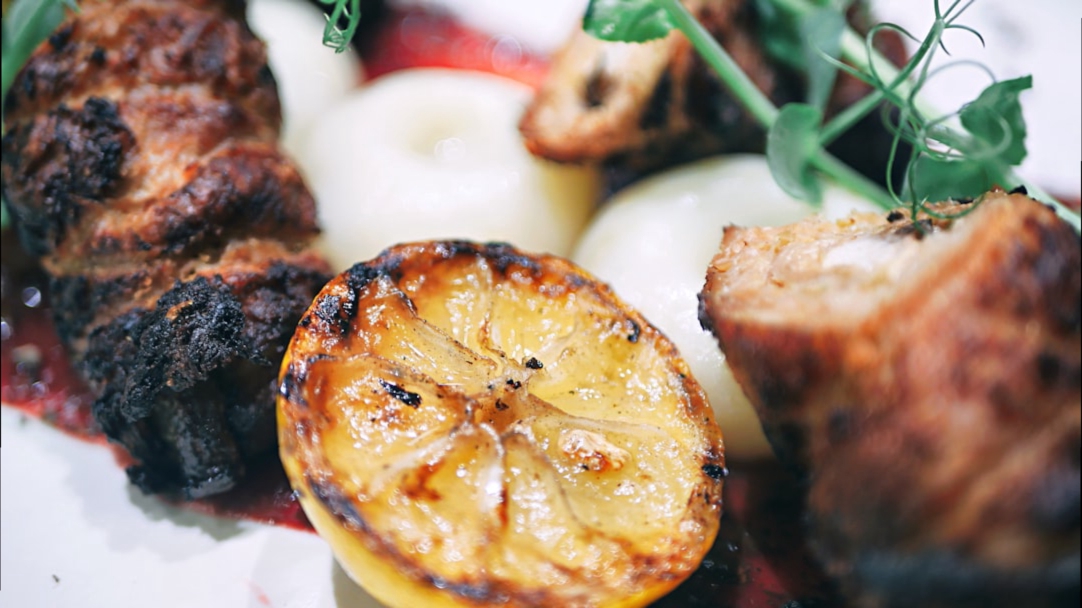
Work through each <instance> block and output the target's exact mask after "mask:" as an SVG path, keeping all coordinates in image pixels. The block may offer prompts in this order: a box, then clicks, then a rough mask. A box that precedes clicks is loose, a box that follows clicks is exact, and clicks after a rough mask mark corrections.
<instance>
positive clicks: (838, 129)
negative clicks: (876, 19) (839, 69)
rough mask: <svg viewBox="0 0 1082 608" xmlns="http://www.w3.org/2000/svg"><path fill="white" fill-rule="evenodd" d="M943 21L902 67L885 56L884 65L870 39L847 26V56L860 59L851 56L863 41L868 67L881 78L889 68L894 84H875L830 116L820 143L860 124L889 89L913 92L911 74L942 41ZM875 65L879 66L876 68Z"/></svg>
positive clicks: (903, 93) (896, 92)
mask: <svg viewBox="0 0 1082 608" xmlns="http://www.w3.org/2000/svg"><path fill="white" fill-rule="evenodd" d="M943 25H944V24H943V22H941V21H936V22H935V24H933V25H932V31H931V32H929V33H928V36H926V37H925V39H924V42H923V43H921V45H920V47H919V48H918V49H917V51H916V52H915V53H913V56H912V57H911V58H910V59H909V61H908V62H907V63H906V65H905V66H904V67H903V68H902V69H901V70H900V71H899V70H897V69H896V68H895V67H894V65H893V64H891V63H890V62H889V61H886V58H882V59H883V61H884V62H885V63H886V64H887V67H886V68H884V67H883V66H880V65H879V62H878V61H876V60H875V55H873V53H876V51H875V48H874V47H872V46H871V44H869V43H867V42H864V43H860V41H859V40H858V38H857V35H856V32H854V31H853V30H852V28H848V27H847V28H846V30H845V31H844V32H843V34H842V35H843V42H842V46H843V49H842V52H843V54H844V55H845V56H846V58H848V59H849V60H850V61H853V62H854V63H856V62H855V61H854V60H853V59H852V58H851V56H856V55H857V54H858V51H856V50H855V48H856V45H857V44H861V48H862V50H863V53H864V58H865V63H866V67H865V70H869V69H874V72H869V73H872V74H875V75H877V76H879V77H880V78H883V75H884V73H885V71H886V72H889V73H887V74H886V76H887V78H885V80H889V82H890V84H888V85H887V86H886V87H882V86H875V87H873V90H872V92H871V93H869V94H868V95H866V96H864V98H863V99H861V100H860V101H858V102H857V103H855V104H853V105H851V106H849V107H848V108H846V109H844V110H842V111H841V112H839V113H838V114H837V116H835V117H834V118H833V119H832V120H830V122H828V123H827V124H825V125H823V129H822V131H821V132H820V135H819V143H820V145H822V146H824V147H825V146H829V145H830V144H831V142H833V141H834V140H835V139H837V138H838V137H839V136H840V135H841V134H842V133H845V132H846V131H847V130H848V129H849V128H850V127H852V126H853V125H854V124H856V123H857V121H859V120H861V119H862V118H864V117H865V116H867V115H868V114H869V113H871V112H872V111H874V110H875V108H877V107H879V104H880V103H881V102H882V101H883V99H885V98H887V97H888V93H889V94H890V96H898V97H909V96H910V95H911V94H912V90H913V89H912V84H911V83H910V80H909V77H910V75H911V74H912V73H913V71H914V70H915V69H916V68H917V66H918V65H920V64H921V62H923V61H924V58H925V57H926V56H927V55H928V54H929V53H930V52H931V51H932V50H933V49H934V48H935V46H936V45H937V44H939V41H940V39H941V38H942V36H943V31H944V29H943ZM847 40H848V41H849V43H850V46H851V48H849V49H848V50H847V49H846V48H845V46H846V41H847ZM871 66H875V67H874V68H872V67H871ZM918 110H919V109H918Z"/></svg>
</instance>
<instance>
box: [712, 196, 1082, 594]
mask: <svg viewBox="0 0 1082 608" xmlns="http://www.w3.org/2000/svg"><path fill="white" fill-rule="evenodd" d="M935 210H936V211H937V212H939V213H944V214H951V215H953V214H958V213H962V212H967V211H970V207H969V206H967V205H963V204H944V205H940V206H938V207H935ZM1079 258H1080V254H1079V237H1078V235H1077V234H1076V233H1075V232H1074V230H1073V229H1072V228H1071V227H1070V226H1068V225H1067V224H1066V223H1064V222H1062V221H1061V220H1060V219H1059V218H1057V217H1056V216H1055V214H1054V213H1053V212H1052V211H1051V210H1049V209H1048V208H1046V207H1044V206H1043V205H1041V204H1039V203H1037V202H1035V201H1033V200H1032V199H1029V198H1028V197H1026V196H1023V195H1021V194H1014V195H1008V194H1006V193H1004V192H1002V191H995V192H991V193H989V194H988V195H987V196H986V199H985V200H984V201H983V202H982V203H981V204H980V205H979V206H977V207H976V208H974V209H973V210H972V212H971V213H969V214H967V215H964V216H963V217H960V218H959V219H954V220H940V219H933V218H931V217H920V218H918V221H917V222H916V223H915V222H914V221H912V219H911V218H910V217H909V216H908V214H906V213H904V212H894V213H891V214H890V215H889V216H886V217H883V216H879V215H858V216H854V217H852V218H850V219H847V220H844V221H838V222H834V221H825V220H816V219H812V220H808V221H805V222H802V223H798V224H795V225H791V226H785V227H780V228H736V227H729V228H727V229H726V230H725V236H724V239H723V242H722V245H721V251H720V252H719V253H718V255H717V257H715V258H714V260H713V263H712V264H711V266H710V268H709V271H708V275H707V282H706V287H705V289H704V291H703V292H702V294H701V315H700V317H701V320H702V322H703V324H704V326H706V327H708V328H710V329H711V330H712V331H713V332H714V334H715V335H716V336H717V339H718V342H719V344H720V346H721V348H722V350H724V351H725V355H726V359H727V360H728V361H729V364H730V365H731V366H732V369H733V372H734V374H735V375H736V377H737V379H738V380H739V382H740V384H741V386H742V387H743V388H744V390H745V392H746V393H747V394H748V396H749V397H750V399H751V400H752V402H753V403H754V405H755V407H756V408H757V410H758V413H759V415H760V417H761V419H762V422H763V425H764V428H765V430H766V431H767V435H768V437H769V438H770V439H771V442H772V443H773V445H774V446H775V448H776V450H777V452H778V454H779V455H780V456H781V457H783V458H784V459H785V460H787V461H788V462H790V463H793V464H795V465H797V466H798V467H799V468H800V469H801V470H803V471H804V473H805V474H806V475H807V492H808V493H807V512H808V516H809V525H810V527H811V536H812V537H813V539H814V542H815V543H816V545H815V549H816V551H817V552H818V554H819V555H820V556H821V557H822V559H823V561H824V562H825V564H826V566H827V568H828V569H829V571H830V572H832V573H833V574H835V575H837V576H838V577H839V578H840V579H842V580H843V581H844V584H845V585H846V586H847V588H848V589H849V592H850V593H851V594H852V595H853V596H854V598H856V603H857V605H860V606H875V607H881V606H891V607H896V606H897V607H901V606H907V607H908V606H912V607H922V608H926V607H937V606H943V607H947V606H950V607H955V608H956V607H959V606H1077V605H1078V599H1079V517H1080V504H1079V480H1080V477H1079V454H1080V450H1082V439H1080V437H1082V371H1080V369H1082V364H1080V356H1082V355H1080V353H1082V332H1080V314H1082V313H1080V307H1082V288H1080V283H1082V281H1080V260H1079Z"/></svg>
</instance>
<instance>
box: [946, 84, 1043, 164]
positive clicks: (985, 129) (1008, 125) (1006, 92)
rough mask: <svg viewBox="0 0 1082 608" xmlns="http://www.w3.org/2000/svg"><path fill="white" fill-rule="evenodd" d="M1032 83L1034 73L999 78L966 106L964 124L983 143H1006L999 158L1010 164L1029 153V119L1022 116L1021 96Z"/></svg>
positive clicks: (962, 113) (993, 145)
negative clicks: (1027, 150) (1027, 127)
mask: <svg viewBox="0 0 1082 608" xmlns="http://www.w3.org/2000/svg"><path fill="white" fill-rule="evenodd" d="M1032 87H1033V77H1032V76H1023V77H1021V78H1015V79H1013V80H1004V81H1001V82H996V83H994V84H992V85H991V86H989V87H988V88H987V89H985V90H984V91H982V92H981V94H980V96H978V97H977V99H976V100H975V101H973V102H971V103H969V104H968V105H966V106H965V107H964V108H962V112H961V115H960V119H961V121H962V126H963V127H965V129H966V130H967V131H969V132H970V133H971V134H972V135H973V136H974V137H975V138H976V139H977V140H979V141H981V142H982V143H983V144H984V146H983V147H985V148H987V149H995V148H998V147H1000V146H1002V148H1003V149H1002V150H1001V151H1000V152H999V153H998V154H996V158H997V159H998V160H999V161H1000V162H1003V163H1006V164H1007V165H1017V164H1019V163H1021V162H1022V159H1024V158H1025V157H1026V122H1025V120H1024V119H1023V118H1022V104H1020V103H1019V102H1018V96H1019V95H1020V94H1021V93H1022V91H1025V90H1027V89H1030V88H1032ZM1004 144H1005V145H1004ZM977 152H978V153H979V152H980V151H979V150H978V151H977Z"/></svg>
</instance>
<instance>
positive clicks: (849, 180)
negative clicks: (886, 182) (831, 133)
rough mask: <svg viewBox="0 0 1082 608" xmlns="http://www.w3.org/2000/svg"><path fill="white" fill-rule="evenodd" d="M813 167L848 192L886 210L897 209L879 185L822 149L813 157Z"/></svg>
mask: <svg viewBox="0 0 1082 608" xmlns="http://www.w3.org/2000/svg"><path fill="white" fill-rule="evenodd" d="M811 164H812V166H813V167H815V168H816V169H818V170H819V171H821V172H822V173H825V174H826V175H828V176H830V178H831V179H832V180H833V181H834V182H835V183H837V184H838V185H840V186H842V187H843V188H845V189H846V190H849V191H850V192H853V193H854V194H856V195H858V196H861V197H863V198H864V199H867V200H869V201H871V202H873V203H875V204H876V205H878V206H880V207H882V208H883V209H885V210H888V211H889V210H891V209H894V208H895V207H897V206H898V205H897V203H896V202H895V200H894V198H893V197H891V196H890V194H889V193H887V191H886V190H884V189H883V188H882V187H881V186H880V185H879V184H877V183H875V182H874V181H872V180H870V179H868V178H867V177H865V176H864V175H862V174H861V173H859V172H858V171H857V170H856V169H853V168H852V167H850V166H849V165H847V164H845V163H843V162H842V161H840V160H838V158H837V157H835V156H833V155H831V154H829V153H828V152H827V151H826V150H823V149H822V148H820V149H819V152H818V153H817V154H814V155H813V156H812V157H811Z"/></svg>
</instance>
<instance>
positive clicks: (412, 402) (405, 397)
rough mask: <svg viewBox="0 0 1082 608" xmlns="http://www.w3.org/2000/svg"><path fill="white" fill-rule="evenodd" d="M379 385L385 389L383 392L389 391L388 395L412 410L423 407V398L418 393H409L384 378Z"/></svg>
mask: <svg viewBox="0 0 1082 608" xmlns="http://www.w3.org/2000/svg"><path fill="white" fill-rule="evenodd" d="M379 385H380V386H382V387H383V390H385V391H387V394H388V395H390V396H391V397H394V398H395V399H397V400H398V401H401V402H402V403H404V404H406V405H408V406H410V407H412V408H418V407H420V406H421V396H420V395H418V394H417V393H412V392H410V391H407V390H406V389H404V388H402V387H401V386H398V385H397V384H393V383H391V382H387V381H386V380H384V379H382V378H381V379H380V381H379Z"/></svg>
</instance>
